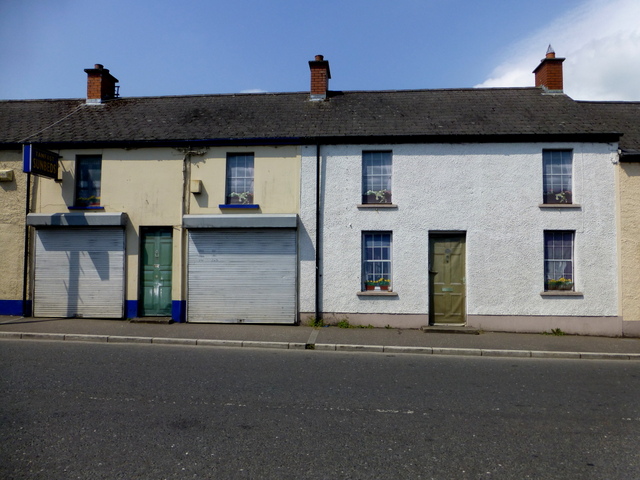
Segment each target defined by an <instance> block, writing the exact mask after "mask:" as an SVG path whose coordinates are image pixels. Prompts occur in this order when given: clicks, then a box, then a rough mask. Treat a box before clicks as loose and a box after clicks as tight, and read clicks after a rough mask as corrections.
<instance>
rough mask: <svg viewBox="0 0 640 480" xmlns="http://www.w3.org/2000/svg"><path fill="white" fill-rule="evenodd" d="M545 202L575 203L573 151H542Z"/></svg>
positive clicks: (543, 195)
mask: <svg viewBox="0 0 640 480" xmlns="http://www.w3.org/2000/svg"><path fill="white" fill-rule="evenodd" d="M542 198H543V200H542V201H543V203H544V204H566V205H571V204H573V151H572V150H543V151H542Z"/></svg>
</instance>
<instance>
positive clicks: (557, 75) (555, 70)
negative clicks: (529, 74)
mask: <svg viewBox="0 0 640 480" xmlns="http://www.w3.org/2000/svg"><path fill="white" fill-rule="evenodd" d="M564 60H565V59H564V58H556V52H554V51H553V48H552V47H551V45H549V48H548V49H547V54H546V55H545V58H543V59H542V60H540V65H538V66H537V67H536V69H535V70H534V71H533V73H534V74H535V76H536V87H542V88H544V89H545V90H548V91H551V92H562V90H563V88H564V85H563V80H562V62H564Z"/></svg>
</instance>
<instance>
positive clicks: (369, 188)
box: [362, 150, 393, 204]
mask: <svg viewBox="0 0 640 480" xmlns="http://www.w3.org/2000/svg"><path fill="white" fill-rule="evenodd" d="M385 170H386V171H385ZM392 175H393V152H391V151H390V150H376V151H363V152H362V203H363V204H375V203H382V204H390V203H391V180H392Z"/></svg>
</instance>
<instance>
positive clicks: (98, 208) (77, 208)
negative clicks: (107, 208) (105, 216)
mask: <svg viewBox="0 0 640 480" xmlns="http://www.w3.org/2000/svg"><path fill="white" fill-rule="evenodd" d="M67 208H68V209H69V210H104V207H100V206H97V205H96V206H93V207H67Z"/></svg>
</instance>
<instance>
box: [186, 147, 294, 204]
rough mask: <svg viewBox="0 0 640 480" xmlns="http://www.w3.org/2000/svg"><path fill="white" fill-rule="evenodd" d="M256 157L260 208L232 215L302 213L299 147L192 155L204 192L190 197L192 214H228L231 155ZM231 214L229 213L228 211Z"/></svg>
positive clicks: (218, 150) (193, 176) (220, 150)
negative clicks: (245, 154)
mask: <svg viewBox="0 0 640 480" xmlns="http://www.w3.org/2000/svg"><path fill="white" fill-rule="evenodd" d="M247 152H248V153H253V154H254V203H256V204H258V205H260V209H259V210H258V211H257V212H256V211H251V210H242V211H238V210H233V211H232V213H252V212H253V213H298V212H299V210H300V152H299V147H297V146H256V147H250V148H247V147H212V148H209V149H208V151H207V152H206V153H204V155H199V156H195V155H194V156H192V159H191V179H192V180H200V181H202V192H201V193H198V194H190V205H189V213H190V214H196V215H197V214H216V213H224V212H223V211H222V210H220V208H219V207H218V205H221V204H224V203H225V179H226V161H227V153H247ZM225 212H229V210H225Z"/></svg>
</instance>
